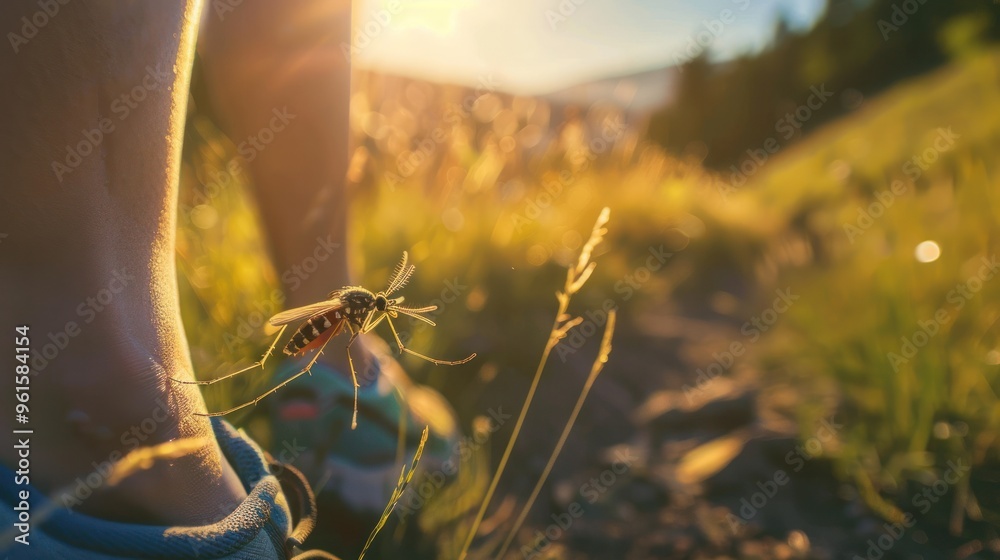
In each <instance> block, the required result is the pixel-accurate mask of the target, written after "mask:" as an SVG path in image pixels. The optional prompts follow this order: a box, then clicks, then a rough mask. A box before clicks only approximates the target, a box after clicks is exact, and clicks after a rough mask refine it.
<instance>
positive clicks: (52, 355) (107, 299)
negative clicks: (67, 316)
mask: <svg viewBox="0 0 1000 560" xmlns="http://www.w3.org/2000/svg"><path fill="white" fill-rule="evenodd" d="M134 280H135V277H134V276H132V275H131V274H129V273H128V271H127V270H126V269H124V268H123V269H121V270H113V271H111V280H110V281H108V284H107V286H105V287H104V288H101V289H100V290H98V291H97V292H96V293H94V294H93V295H91V296H88V297H87V298H86V299H84V300H83V301H82V302H80V305H77V306H76V314H77V316H78V317H79V318H80V319H81V321H82V322H77V321H66V324H65V325H64V326H63V328H62V330H60V331H57V332H54V333H53V332H49V333H48V337H47V338H48V340H49V341H48V342H47V343H45V344H43V345H42V346H41V350H40V351H39V350H38V349H37V348H36V347H35V346H34V345H32V350H31V369H32V371H33V372H34V374H38V373H40V372H42V371H44V370H45V368H47V367H48V365H49V363H51V362H52V361H53V360H55V359H56V356H58V355H59V353H60V352H62V351H63V350H65V349H66V347H67V346H69V343H70V342H71V341H72V340H73V339H74V338H76V337H78V336H80V333H81V332H83V329H82V327H84V326H86V325H89V324H90V323H93V322H94V319H96V318H97V315H98V314H99V313H101V312H102V311H104V310H105V309H107V308H108V307H109V306H110V305H111V303H112V302H113V301H114V300H115V297H116V296H117V295H118V294H120V293H122V291H124V290H125V287H126V286H128V285H129V284H130V283H132V282H133V281H134Z"/></svg>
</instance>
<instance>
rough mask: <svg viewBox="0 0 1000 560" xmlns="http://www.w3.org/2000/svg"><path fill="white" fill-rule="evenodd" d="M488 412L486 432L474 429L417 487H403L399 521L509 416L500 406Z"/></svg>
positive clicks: (438, 487) (424, 501)
mask: <svg viewBox="0 0 1000 560" xmlns="http://www.w3.org/2000/svg"><path fill="white" fill-rule="evenodd" d="M487 412H488V413H489V415H490V417H489V418H488V419H487V426H486V429H484V430H476V431H475V432H474V433H473V435H471V436H465V437H463V438H462V439H460V440H459V441H458V442H456V443H455V445H454V447H453V449H452V456H451V457H449V458H448V460H446V461H445V462H444V463H443V464H442V465H441V467H440V468H438V469H436V470H434V471H433V472H426V473H424V474H423V475H422V476H418V479H419V480H420V482H419V484H411V485H409V486H408V487H407V488H406V490H405V491H404V492H403V496H402V497H400V499H399V502H397V504H396V508H395V511H396V516H397V517H398V518H399V521H400V522H402V521H404V520H406V518H407V517H410V516H411V515H413V514H415V513H417V511H419V510H420V509H421V508H423V507H424V506H425V505H427V502H429V501H430V500H431V499H432V498H433V497H434V495H435V494H437V492H438V491H439V490H441V488H443V487H444V485H445V483H446V482H448V480H449V479H450V478H451V477H453V476H455V475H456V474H457V473H458V469H459V465H460V464H462V463H465V462H467V461H468V460H469V459H470V458H471V457H472V455H473V454H474V453H475V452H476V451H479V449H480V448H482V447H483V446H484V445H486V442H488V441H489V440H490V438H491V437H492V436H493V434H494V433H496V431H497V430H499V429H500V428H501V427H502V426H503V425H504V424H505V423H507V421H508V420H510V419H511V417H512V415H510V414H505V413H504V411H503V407H502V406H498V407H497V408H496V409H492V408H491V409H489V410H488V411H487Z"/></svg>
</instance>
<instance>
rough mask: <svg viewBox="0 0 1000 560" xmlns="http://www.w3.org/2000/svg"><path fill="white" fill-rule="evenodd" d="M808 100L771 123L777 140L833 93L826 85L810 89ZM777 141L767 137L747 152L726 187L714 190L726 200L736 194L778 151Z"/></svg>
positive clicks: (786, 136)
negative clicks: (778, 136)
mask: <svg viewBox="0 0 1000 560" xmlns="http://www.w3.org/2000/svg"><path fill="white" fill-rule="evenodd" d="M809 91H810V92H811V93H810V94H809V97H807V98H806V100H805V103H803V104H801V105H799V106H798V107H796V108H795V110H794V111H791V112H788V113H785V116H783V117H781V118H780V119H778V120H777V121H775V123H774V131H775V132H777V133H779V134H780V135H781V140H784V141H788V140H790V139H791V138H792V137H793V136H795V133H796V132H798V131H799V130H801V129H802V126H803V125H804V124H805V123H806V122H807V121H808V120H809V119H811V118H812V117H813V115H814V114H815V113H816V112H817V111H819V110H820V109H822V108H823V106H825V105H826V103H827V101H829V100H830V98H831V97H833V94H834V92H833V91H829V90H827V89H826V84H825V83H824V84H820V85H819V86H811V87H810V88H809ZM781 140H779V139H778V138H776V137H774V136H771V137H768V138H767V139H766V140H764V142H763V143H762V144H761V147H759V148H748V149H747V151H746V154H747V157H746V158H745V159H743V161H741V162H740V164H739V166H738V167H737V165H736V164H733V165H731V166H729V169H730V171H731V173H730V174H729V183H724V182H721V181H720V182H719V183H718V184H717V188H718V190H719V193H721V194H722V198H723V199H726V200H728V199H729V195H731V194H734V193H736V191H737V188H738V187H742V186H743V185H744V184H746V182H747V180H748V179H749V178H750V177H752V176H754V175H755V174H756V173H757V172H758V171H760V170H761V168H762V167H763V166H764V165H765V164H766V163H767V161H768V160H769V159H770V157H771V156H773V155H774V154H776V153H778V151H779V150H781V147H782V146H781Z"/></svg>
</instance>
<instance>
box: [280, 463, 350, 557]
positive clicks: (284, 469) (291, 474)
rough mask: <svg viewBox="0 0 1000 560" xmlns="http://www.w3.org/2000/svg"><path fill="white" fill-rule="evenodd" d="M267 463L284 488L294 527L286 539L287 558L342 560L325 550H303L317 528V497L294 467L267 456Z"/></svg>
mask: <svg viewBox="0 0 1000 560" xmlns="http://www.w3.org/2000/svg"><path fill="white" fill-rule="evenodd" d="M267 463H268V466H269V467H270V469H271V472H272V473H274V475H275V476H276V477H277V478H278V482H279V483H280V484H281V489H282V491H283V492H284V493H285V499H286V500H287V501H288V507H289V509H290V510H291V511H292V519H293V522H294V523H295V526H294V528H293V529H292V534H291V535H289V536H288V538H286V539H285V554H286V555H287V556H288V558H289V559H290V560H309V559H326V560H331V559H332V560H340V559H339V558H337V557H336V556H334V555H333V554H330V553H329V552H325V551H322V550H306V551H301V550H300V548H301V546H302V543H303V542H304V541H305V540H306V537H308V536H309V534H310V533H312V531H313V529H315V528H316V510H317V507H316V495H315V494H314V493H313V491H312V488H311V487H310V486H309V482H308V481H307V480H306V477H305V476H304V475H303V474H302V472H301V471H299V470H298V469H296V468H295V467H293V466H291V465H289V464H287V463H282V462H280V461H277V460H275V459H274V458H273V457H271V456H270V455H267Z"/></svg>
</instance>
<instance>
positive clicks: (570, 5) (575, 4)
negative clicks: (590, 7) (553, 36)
mask: <svg viewBox="0 0 1000 560" xmlns="http://www.w3.org/2000/svg"><path fill="white" fill-rule="evenodd" d="M586 3H587V0H559V3H558V4H557V5H556V6H555V9H552V8H549V9H547V10H545V21H546V22H547V23H548V24H549V29H551V30H552V31H555V30H556V29H557V28H558V27H559V26H560V25H562V24H563V23H566V22H567V21H568V20H569V18H571V17H573V14H575V13H576V11H577V10H578V9H580V6H583V5H584V4H586Z"/></svg>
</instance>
